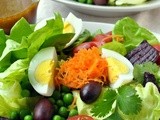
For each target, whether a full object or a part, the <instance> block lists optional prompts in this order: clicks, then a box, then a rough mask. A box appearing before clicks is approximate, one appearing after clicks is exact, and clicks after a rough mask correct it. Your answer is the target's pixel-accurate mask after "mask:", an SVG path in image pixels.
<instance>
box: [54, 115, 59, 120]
mask: <svg viewBox="0 0 160 120" xmlns="http://www.w3.org/2000/svg"><path fill="white" fill-rule="evenodd" d="M52 120H61V116H60V115H54V116H53V119H52Z"/></svg>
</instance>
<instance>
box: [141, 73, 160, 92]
mask: <svg viewBox="0 0 160 120" xmlns="http://www.w3.org/2000/svg"><path fill="white" fill-rule="evenodd" d="M147 82H152V83H153V84H155V86H157V88H158V91H159V92H160V87H159V86H158V84H157V82H156V78H155V76H154V75H153V74H151V73H149V72H145V73H144V81H143V86H145V85H146V84H147Z"/></svg>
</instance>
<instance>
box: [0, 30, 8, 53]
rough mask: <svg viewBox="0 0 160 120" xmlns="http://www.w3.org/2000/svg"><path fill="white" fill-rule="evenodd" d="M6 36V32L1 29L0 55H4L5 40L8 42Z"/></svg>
mask: <svg viewBox="0 0 160 120" xmlns="http://www.w3.org/2000/svg"><path fill="white" fill-rule="evenodd" d="M6 39H7V38H6V36H5V33H4V31H3V30H2V29H0V56H1V55H2V52H3V50H4V48H5V46H6V45H5V42H6Z"/></svg>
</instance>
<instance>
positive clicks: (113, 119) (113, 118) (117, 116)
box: [103, 108, 123, 120]
mask: <svg viewBox="0 0 160 120" xmlns="http://www.w3.org/2000/svg"><path fill="white" fill-rule="evenodd" d="M103 120H123V119H122V118H121V116H120V114H119V113H118V109H117V108H116V110H115V111H114V113H113V114H112V115H111V116H109V117H107V118H106V119H103Z"/></svg>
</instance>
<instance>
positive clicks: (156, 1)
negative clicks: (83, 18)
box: [54, 0, 160, 12]
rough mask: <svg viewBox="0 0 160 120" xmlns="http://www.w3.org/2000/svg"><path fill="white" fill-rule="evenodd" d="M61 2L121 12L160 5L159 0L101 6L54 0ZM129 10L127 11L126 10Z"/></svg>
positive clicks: (142, 9) (153, 7)
mask: <svg viewBox="0 0 160 120" xmlns="http://www.w3.org/2000/svg"><path fill="white" fill-rule="evenodd" d="M54 1H56V2H59V3H63V4H65V5H70V6H72V7H73V6H74V7H83V8H85V9H97V10H99V11H100V10H101V11H119V12H132V11H133V12H138V11H145V10H150V9H155V8H158V7H160V1H159V0H153V1H149V3H146V4H141V5H135V6H125V7H124V6H107V7H106V6H99V5H89V4H84V3H79V2H76V1H73V0H54ZM126 10H127V11H126Z"/></svg>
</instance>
